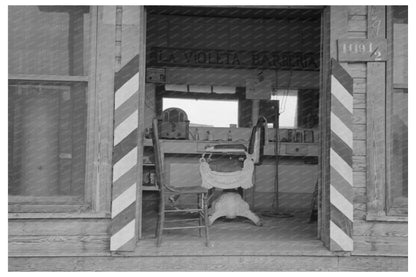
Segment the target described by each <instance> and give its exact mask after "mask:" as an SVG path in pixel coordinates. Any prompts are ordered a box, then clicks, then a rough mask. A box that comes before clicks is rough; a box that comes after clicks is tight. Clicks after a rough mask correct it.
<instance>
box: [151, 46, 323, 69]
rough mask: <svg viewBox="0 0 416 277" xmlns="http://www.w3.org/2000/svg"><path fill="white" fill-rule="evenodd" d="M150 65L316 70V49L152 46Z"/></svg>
mask: <svg viewBox="0 0 416 277" xmlns="http://www.w3.org/2000/svg"><path fill="white" fill-rule="evenodd" d="M150 63H151V65H154V66H190V67H217V68H247V69H248V68H260V69H281V70H307V71H311V70H319V53H311V52H308V53H302V52H288V51H284V52H282V51H275V52H270V51H236V50H214V49H189V48H168V47H152V48H151V54H150Z"/></svg>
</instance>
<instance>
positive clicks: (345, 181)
mask: <svg viewBox="0 0 416 277" xmlns="http://www.w3.org/2000/svg"><path fill="white" fill-rule="evenodd" d="M352 87H353V80H352V78H351V76H350V75H349V74H348V72H346V71H345V69H344V68H342V66H341V65H340V64H339V63H338V62H337V61H336V60H334V59H333V60H332V71H331V116H330V117H331V118H330V121H331V140H330V141H331V147H330V203H331V204H330V226H329V228H330V230H329V236H330V249H331V251H352V250H353V240H352V224H353V211H354V208H353V173H352V153H353V139H352V138H353V136H352V134H353V133H352V115H353V90H352Z"/></svg>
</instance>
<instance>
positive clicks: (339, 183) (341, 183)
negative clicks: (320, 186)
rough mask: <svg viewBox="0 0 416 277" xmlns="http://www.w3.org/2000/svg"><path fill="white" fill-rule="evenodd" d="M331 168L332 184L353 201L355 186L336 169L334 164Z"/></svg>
mask: <svg viewBox="0 0 416 277" xmlns="http://www.w3.org/2000/svg"><path fill="white" fill-rule="evenodd" d="M330 168H331V185H332V186H334V188H336V189H337V191H338V192H339V193H341V194H342V195H344V197H345V198H346V199H348V201H350V202H352V200H353V196H354V193H353V186H351V184H349V183H348V182H347V180H345V179H344V177H342V176H341V175H340V174H339V173H338V171H336V170H335V169H334V168H333V167H332V166H331V167H330Z"/></svg>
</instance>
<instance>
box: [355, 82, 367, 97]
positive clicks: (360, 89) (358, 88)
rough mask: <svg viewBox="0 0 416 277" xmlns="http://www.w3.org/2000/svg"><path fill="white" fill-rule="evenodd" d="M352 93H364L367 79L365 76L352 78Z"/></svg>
mask: <svg viewBox="0 0 416 277" xmlns="http://www.w3.org/2000/svg"><path fill="white" fill-rule="evenodd" d="M352 89H353V91H354V95H356V94H358V93H366V91H367V79H366V78H354V79H353V87H352Z"/></svg>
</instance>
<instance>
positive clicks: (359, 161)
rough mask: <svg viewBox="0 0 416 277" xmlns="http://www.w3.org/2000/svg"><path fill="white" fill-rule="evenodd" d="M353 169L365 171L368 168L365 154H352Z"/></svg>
mask: <svg viewBox="0 0 416 277" xmlns="http://www.w3.org/2000/svg"><path fill="white" fill-rule="evenodd" d="M352 169H353V171H361V172H365V171H366V170H367V162H366V157H365V156H352Z"/></svg>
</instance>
